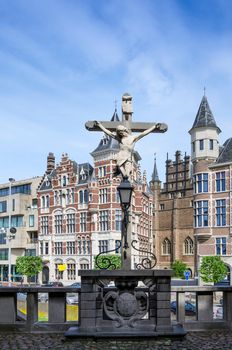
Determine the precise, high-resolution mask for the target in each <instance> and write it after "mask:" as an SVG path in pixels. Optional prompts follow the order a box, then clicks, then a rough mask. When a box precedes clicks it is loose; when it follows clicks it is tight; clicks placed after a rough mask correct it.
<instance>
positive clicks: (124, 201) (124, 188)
mask: <svg viewBox="0 0 232 350" xmlns="http://www.w3.org/2000/svg"><path fill="white" fill-rule="evenodd" d="M117 190H118V193H119V197H120V203H121V207H122V212H123V219H122V243H123V244H122V247H123V248H124V251H123V255H122V259H123V266H124V264H125V263H126V261H127V263H126V265H130V264H131V263H130V261H129V260H128V259H127V251H126V250H127V249H128V248H129V245H128V240H127V226H128V223H129V208H130V205H131V196H132V192H133V190H134V187H133V186H132V184H131V183H130V181H129V180H128V178H123V180H122V182H121V183H120V185H119V186H118V187H117ZM129 256H130V253H129Z"/></svg>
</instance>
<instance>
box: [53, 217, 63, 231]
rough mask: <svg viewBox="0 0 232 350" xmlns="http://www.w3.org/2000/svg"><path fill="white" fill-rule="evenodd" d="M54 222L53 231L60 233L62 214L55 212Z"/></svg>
mask: <svg viewBox="0 0 232 350" xmlns="http://www.w3.org/2000/svg"><path fill="white" fill-rule="evenodd" d="M54 222H55V233H56V234H60V233H62V231H63V230H62V222H63V215H62V214H55V216H54Z"/></svg>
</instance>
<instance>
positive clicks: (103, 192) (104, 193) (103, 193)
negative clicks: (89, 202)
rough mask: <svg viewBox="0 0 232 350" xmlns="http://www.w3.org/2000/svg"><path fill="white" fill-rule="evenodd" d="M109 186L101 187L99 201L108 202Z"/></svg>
mask: <svg viewBox="0 0 232 350" xmlns="http://www.w3.org/2000/svg"><path fill="white" fill-rule="evenodd" d="M107 201H108V200H107V188H100V190H99V203H100V204H101V203H107Z"/></svg>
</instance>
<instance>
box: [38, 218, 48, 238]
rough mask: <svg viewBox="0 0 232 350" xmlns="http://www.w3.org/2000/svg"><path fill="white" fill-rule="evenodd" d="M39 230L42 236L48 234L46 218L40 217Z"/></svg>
mask: <svg viewBox="0 0 232 350" xmlns="http://www.w3.org/2000/svg"><path fill="white" fill-rule="evenodd" d="M40 228H41V233H42V235H47V234H48V216H41V218H40Z"/></svg>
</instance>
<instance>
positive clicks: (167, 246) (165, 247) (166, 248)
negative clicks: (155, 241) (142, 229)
mask: <svg viewBox="0 0 232 350" xmlns="http://www.w3.org/2000/svg"><path fill="white" fill-rule="evenodd" d="M162 254H163V255H170V254H171V242H170V240H169V239H168V238H167V237H166V238H165V239H164V241H163V243H162Z"/></svg>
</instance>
